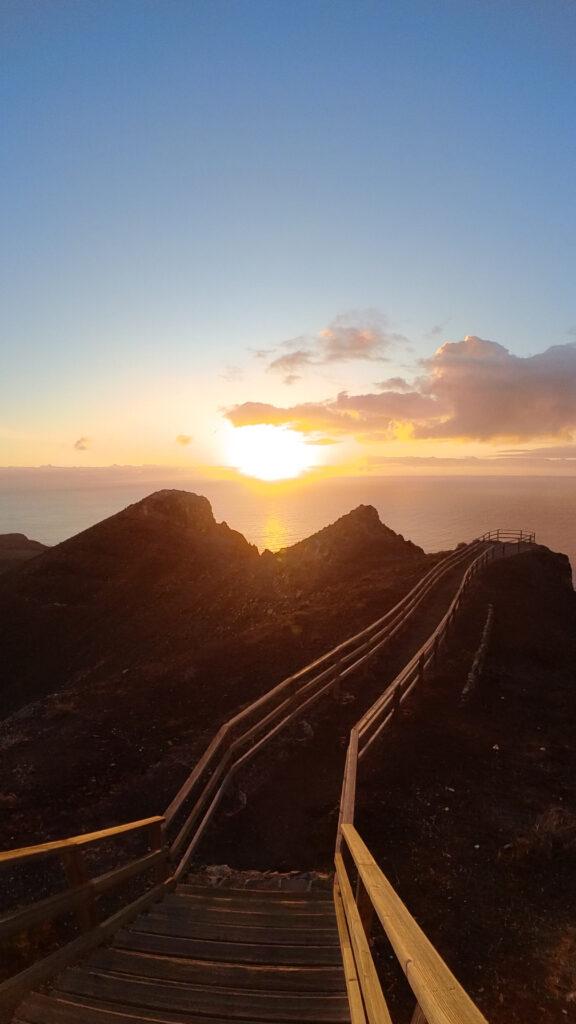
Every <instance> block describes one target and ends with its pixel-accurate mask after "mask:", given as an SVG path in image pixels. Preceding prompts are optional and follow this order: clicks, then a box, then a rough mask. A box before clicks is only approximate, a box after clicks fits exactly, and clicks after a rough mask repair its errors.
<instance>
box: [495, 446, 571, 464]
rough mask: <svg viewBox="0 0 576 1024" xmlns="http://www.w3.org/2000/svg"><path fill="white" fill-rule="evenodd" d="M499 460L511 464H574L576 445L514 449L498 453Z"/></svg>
mask: <svg viewBox="0 0 576 1024" xmlns="http://www.w3.org/2000/svg"><path fill="white" fill-rule="evenodd" d="M498 458H499V459H506V460H507V461H509V462H511V461H515V462H525V461H530V462H533V461H535V460H540V461H545V462H573V461H576V444H557V445H547V446H546V447H545V448H512V449H509V450H508V451H502V452H498Z"/></svg>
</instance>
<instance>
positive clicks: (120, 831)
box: [0, 814, 164, 864]
mask: <svg viewBox="0 0 576 1024" xmlns="http://www.w3.org/2000/svg"><path fill="white" fill-rule="evenodd" d="M163 822H164V818H163V817H162V815H159V814H155V815H153V817H151V818H142V819H141V820H140V821H130V822H128V823H127V824H124V825H113V826H112V827H111V828H103V829H100V831H98V832H84V833H82V835H79V836H70V837H69V838H68V839H57V840H55V842H51V843H40V844H39V845H38V846H23V847H21V848H20V849H19V850H6V851H4V852H3V853H0V864H14V863H16V862H17V861H23V860H30V859H31V858H32V857H45V856H46V855H48V854H51V853H61V852H62V851H65V850H69V849H70V847H71V846H76V847H77V846H88V845H89V844H90V843H97V842H100V840H102V839H113V838H114V837H115V836H120V835H126V833H127V832H139V831H140V830H141V829H144V828H151V827H152V826H154V825H162V824H163Z"/></svg>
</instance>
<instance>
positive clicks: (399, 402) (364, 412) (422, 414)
mask: <svg viewBox="0 0 576 1024" xmlns="http://www.w3.org/2000/svg"><path fill="white" fill-rule="evenodd" d="M434 411H435V403H434V400H433V399H430V398H427V397H425V396H424V395H420V394H417V393H416V392H410V393H409V394H401V393H399V392H388V393H385V394H382V395H372V394H367V395H348V394H347V393H346V392H345V391H342V392H341V393H340V394H339V395H337V397H336V398H335V399H332V400H330V401H327V402H302V403H300V404H299V405H292V406H287V407H280V406H276V405H269V404H267V403H263V402H244V403H243V404H242V405H236V406H234V407H233V408H232V409H228V410H227V411H226V413H225V415H226V416H227V418H228V419H229V420H230V422H231V423H232V424H233V425H234V426H235V427H245V426H252V425H254V424H256V423H268V424H272V425H275V426H280V425H284V426H289V427H291V428H292V429H294V430H299V431H300V432H301V433H303V434H311V433H314V432H316V431H322V432H323V431H328V432H329V433H336V434H354V435H356V436H364V435H365V434H368V435H374V434H375V433H377V434H378V439H379V440H380V439H381V438H382V437H386V438H388V439H389V438H391V437H392V436H394V429H393V428H394V424H395V422H396V421H402V422H407V421H410V420H412V419H414V418H423V419H426V418H427V417H429V416H430V415H432V414H433V413H434ZM372 439H373V438H372Z"/></svg>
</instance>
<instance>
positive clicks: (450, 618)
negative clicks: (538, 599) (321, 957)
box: [334, 530, 536, 1024]
mask: <svg viewBox="0 0 576 1024" xmlns="http://www.w3.org/2000/svg"><path fill="white" fill-rule="evenodd" d="M535 539H536V538H535V534H534V533H523V531H521V530H520V531H504V530H497V531H492V532H491V533H488V534H484V535H483V536H482V537H481V538H479V543H480V544H483V545H484V547H483V550H482V551H481V553H480V554H479V555H477V557H476V558H475V559H474V560H473V561H472V562H471V564H470V565H469V566H468V568H467V570H466V572H465V574H464V576H463V578H462V581H461V583H460V586H459V587H458V590H457V592H456V594H455V595H454V597H453V599H452V601H451V603H450V606H449V608H448V610H447V612H446V613H445V615H444V616H443V618H442V619H441V621H440V622H439V624H438V625H437V627H436V629H435V630H434V631H433V632H432V633H431V634H430V636H429V637H428V638H427V639H426V640H425V642H424V643H423V644H422V646H421V647H420V649H419V650H418V651H416V653H415V654H414V655H413V657H412V658H411V659H410V661H409V662H408V664H407V665H405V666H404V668H403V669H402V670H401V671H400V672H399V673H398V675H397V676H396V678H395V679H394V680H393V681H392V683H391V684H390V685H389V686H388V687H387V689H386V690H385V691H384V693H383V694H381V695H380V697H379V698H378V699H377V700H376V701H375V702H374V704H373V705H372V706H371V707H370V708H368V710H367V711H366V712H365V713H364V715H363V716H362V717H361V718H360V719H359V721H358V722H356V724H355V725H354V726H353V728H352V729H351V731H350V740H349V744H348V750H347V754H346V762H345V766H344V776H343V781H342V792H341V797H340V814H339V819H338V829H337V837H336V853H335V867H336V876H335V884H334V903H335V906H336V912H337V916H338V914H339V912H342V913H344V916H345V927H344V924H342V923H341V922H339V934H340V941H341V946H342V952H343V958H344V954H345V947H346V953H347V955H348V957H350V955H351V956H352V958H353V959H354V964H353V966H348V967H347V969H346V977H347V986H348V995H349V1003H350V1010H351V1019H352V1024H364V1020H363V1018H362V1013H365V1017H366V1018H367V1019H368V1022H369V1024H372V1020H373V1019H374V1017H373V1012H372V1010H371V1008H370V1007H371V1005H372V1001H373V999H374V998H375V996H374V993H373V979H374V968H373V964H372V968H370V965H369V964H367V961H366V957H367V955H370V958H371V954H370V945H369V939H370V934H371V925H370V924H369V923H368V921H369V919H370V914H368V915H367V914H366V905H367V906H368V908H370V909H372V908H373V910H374V911H375V912H376V914H377V916H378V918H379V920H380V923H381V924H382V927H383V928H384V931H385V932H386V934H387V936H388V939H389V940H390V943H391V945H392V948H393V949H394V952H395V954H396V956H397V958H398V960H399V962H400V964H401V966H402V969H403V970H404V973H405V974H406V977H407V978H408V981H409V983H410V986H411V988H412V991H413V993H414V995H415V996H416V1008H415V1011H414V1014H413V1017H412V1024H486V1020H485V1018H484V1017H483V1015H482V1014H481V1013H480V1011H479V1010H478V1008H477V1007H476V1006H475V1004H474V1003H473V1002H472V1000H471V999H470V997H469V996H468V995H467V993H466V992H465V991H464V989H463V988H462V986H461V985H460V984H459V982H458V981H457V980H456V978H455V977H454V975H453V974H452V973H451V971H450V970H449V968H448V967H447V966H446V964H445V963H444V961H443V960H442V958H441V957H440V955H439V954H438V953H437V951H436V950H435V949H434V947H433V946H432V944H431V942H430V941H429V940H428V939H427V938H426V936H425V935H424V933H423V931H422V929H421V928H420V927H419V926H418V925H417V923H416V921H415V920H414V919H413V918H412V916H411V915H410V913H409V911H408V910H407V908H406V907H405V906H404V904H403V903H402V901H401V900H400V897H399V896H398V895H397V893H396V892H395V891H394V889H393V887H392V886H391V885H390V883H389V882H388V880H387V879H386V878H385V876H384V874H383V873H382V871H381V870H380V868H379V867H378V865H377V864H376V862H375V860H374V858H373V857H372V855H371V853H370V851H369V850H368V848H367V846H366V845H365V843H364V842H363V841H362V839H361V838H360V836H359V834H358V832H357V831H356V829H355V828H354V825H353V821H354V808H355V801H356V784H357V773H358V763H359V761H360V760H361V758H362V757H363V756H364V755H365V754H366V753H367V752H368V750H369V749H370V747H371V746H372V744H373V743H374V742H375V740H376V739H377V738H378V737H379V736H380V735H381V733H382V731H383V729H385V728H386V726H387V725H388V724H389V722H390V721H391V720H392V718H393V717H394V716H395V715H396V714H397V713H398V711H399V708H400V705H401V703H402V702H403V701H404V700H406V698H407V697H408V695H409V693H410V692H411V691H412V690H413V689H414V687H415V686H417V685H418V684H421V683H423V681H424V679H425V676H426V673H427V672H428V670H429V669H430V668H431V667H432V666H433V665H434V663H435V661H436V658H437V656H438V650H439V646H440V644H441V643H442V642H443V641H444V640H445V639H446V637H447V635H448V633H449V631H450V630H451V628H452V625H453V622H454V616H455V614H456V612H457V610H458V609H459V607H460V604H461V601H462V597H463V595H464V593H465V592H466V590H467V588H468V587H469V585H470V583H471V581H472V579H473V578H474V577H475V575H476V574H477V573H478V572H479V571H480V570H481V569H482V568H484V566H485V565H486V564H487V563H488V562H489V561H491V560H492V559H494V558H495V557H496V554H497V552H498V551H500V552H501V554H502V555H506V554H508V553H514V552H508V551H507V550H506V549H507V546H508V545H510V544H511V543H512V544H515V545H517V546H516V551H518V552H519V551H520V550H521V548H522V546H523V545H524V544H527V545H529V544H534V543H535ZM487 544H488V545H489V546H488V547H487V546H486V545H487ZM344 848H345V849H346V852H347V854H348V856H351V858H352V862H353V864H354V866H355V868H356V870H357V872H358V885H357V888H356V899H355V901H352V888H351V884H350V879H349V876H348V873H347V869H346V862H345V860H344V858H343V856H342V852H343V849H344ZM360 896H361V897H362V900H363V910H364V921H363V920H362V916H363V915H362V913H361V911H360V908H359V905H358V903H359V897H360ZM365 923H366V924H367V927H365ZM344 962H346V961H344ZM348 976H350V978H351V979H352V980H351V982H350V984H349V983H348ZM356 984H357V986H358V987H359V988H360V991H361V994H362V1000H363V1003H362V1008H361V1012H360V1011H359V1010H358V1007H357V989H356ZM378 985H379V982H378ZM380 994H382V993H380ZM383 998H384V997H383V995H382V999H383ZM379 1013H380V1017H378V1018H376V1019H378V1020H383V1021H388V1020H389V1016H387V1014H388V1011H387V1009H384V1010H383V1009H382V1008H380V1010H379Z"/></svg>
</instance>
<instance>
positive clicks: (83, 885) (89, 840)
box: [0, 815, 173, 1001]
mask: <svg viewBox="0 0 576 1024" xmlns="http://www.w3.org/2000/svg"><path fill="white" fill-rule="evenodd" d="M163 825H164V818H163V817H162V816H161V815H154V816H152V817H150V818H142V819H141V820H139V821H131V822H128V823H126V824H123V825H114V826H113V827H112V828H105V829H100V830H99V831H97V832H85V833H83V834H81V835H76V836H70V837H69V838H67V839H59V840H56V841H55V842H50V843H40V844H38V845H36V846H26V847H23V848H21V849H18V850H8V851H7V852H4V853H2V854H0V865H1V866H4V867H7V866H14V865H15V864H21V863H27V862H29V861H31V860H34V859H35V858H38V857H46V856H54V855H55V856H57V857H59V858H60V860H61V861H62V864H63V866H64V870H65V874H66V877H67V880H68V887H67V888H66V889H63V890H62V891H60V892H56V893H54V895H52V896H49V897H47V898H45V899H42V900H37V901H35V902H33V903H30V904H28V905H26V906H24V907H17V908H16V910H12V911H9V912H8V913H4V914H2V915H0V940H4V939H6V938H9V937H10V936H11V935H14V934H18V933H20V932H22V931H24V930H25V929H27V928H30V927H32V926H34V925H40V924H45V923H46V922H48V921H52V920H53V919H54V918H56V917H60V916H62V915H63V914H67V913H70V912H71V911H72V912H74V913H75V915H76V917H77V919H78V924H79V926H80V930H81V931H82V932H84V933H85V934H84V935H83V936H81V938H80V939H77V940H75V941H74V942H72V943H68V945H66V946H63V947H62V949H60V950H58V951H57V952H56V953H52V954H50V956H48V957H47V958H45V959H44V960H41V961H39V962H38V963H36V964H33V965H32V966H31V967H28V968H26V969H25V970H24V971H21V972H20V973H19V974H17V975H15V976H14V977H13V978H9V979H8V980H7V981H4V982H2V983H1V984H0V1001H1V1000H2V998H3V997H7V996H11V995H14V994H15V993H18V992H21V991H25V990H26V989H27V988H28V987H31V985H33V984H37V983H39V982H41V981H43V980H44V979H45V978H47V977H49V976H50V974H51V973H52V971H53V970H55V969H60V967H64V966H66V965H67V964H68V963H71V962H73V959H74V957H75V955H76V952H77V951H78V950H87V949H91V948H92V947H93V946H94V945H97V943H98V942H99V941H102V939H103V938H105V937H106V936H107V935H108V934H110V928H111V927H112V925H111V922H112V921H116V920H117V921H118V924H120V923H121V922H125V921H128V920H130V919H131V917H132V916H135V915H136V914H137V913H139V911H140V909H142V908H143V906H144V905H148V903H149V902H150V901H152V900H153V899H158V898H160V895H162V893H164V892H165V891H166V889H167V888H170V887H171V886H172V884H173V882H172V879H170V878H168V850H167V848H166V846H165V844H164V833H163ZM144 830H145V831H148V832H149V833H150V846H151V847H152V849H151V850H150V852H149V853H147V854H144V855H140V856H138V857H133V858H132V859H130V860H128V861H127V862H126V863H125V864H120V866H118V867H115V868H113V869H112V870H111V871H107V872H105V873H104V874H102V875H98V876H97V877H96V878H90V877H89V876H88V873H87V868H86V864H85V861H84V860H83V857H82V850H83V849H85V848H86V847H87V846H91V845H93V844H95V843H99V842H102V840H110V839H116V838H118V837H121V838H123V839H125V838H126V837H127V836H129V835H132V834H134V833H136V832H141V831H144ZM150 870H153V871H154V879H155V884H154V886H153V887H152V888H151V889H149V891H148V892H147V893H145V894H144V897H142V896H141V897H139V898H138V899H136V900H130V902H129V903H128V904H126V905H125V906H124V907H123V908H122V910H121V911H118V913H117V914H115V915H114V916H113V918H109V919H108V920H107V921H104V922H101V923H98V921H97V918H96V911H95V901H96V899H97V897H98V896H100V895H102V894H103V893H106V892H110V891H111V890H113V889H117V888H118V887H119V886H120V885H122V884H123V883H124V882H127V881H129V880H130V879H132V878H135V877H136V876H138V875H141V874H143V873H144V872H146V871H150ZM152 893H155V894H156V895H155V896H152Z"/></svg>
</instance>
